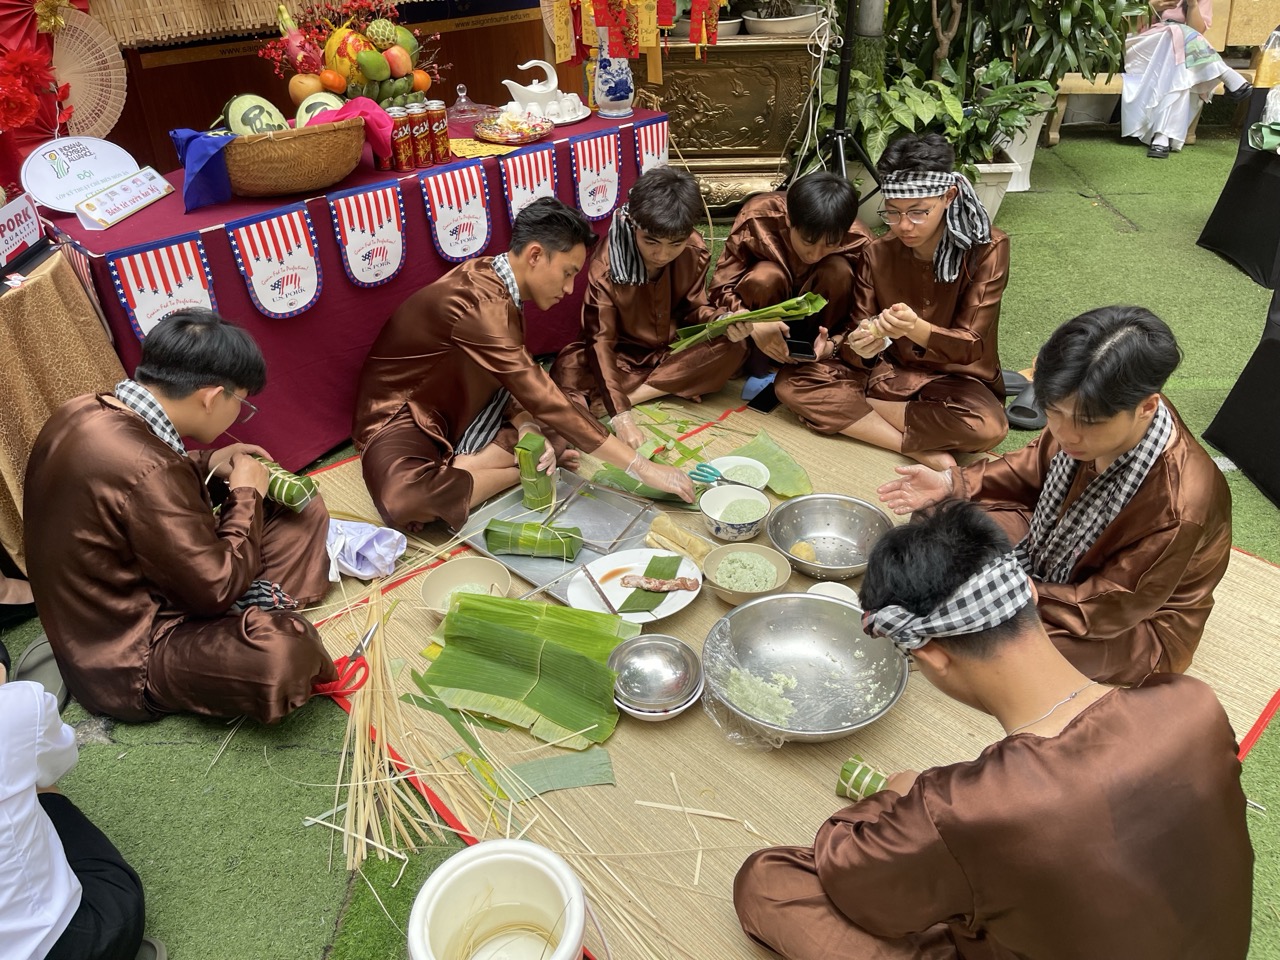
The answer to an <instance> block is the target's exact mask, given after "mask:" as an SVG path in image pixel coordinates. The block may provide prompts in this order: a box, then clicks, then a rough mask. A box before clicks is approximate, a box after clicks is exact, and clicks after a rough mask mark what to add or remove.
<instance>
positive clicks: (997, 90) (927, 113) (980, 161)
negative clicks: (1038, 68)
mask: <svg viewBox="0 0 1280 960" xmlns="http://www.w3.org/2000/svg"><path fill="white" fill-rule="evenodd" d="M939 72H940V74H941V78H940V79H929V80H926V79H924V74H923V73H922V72H921V71H920V70H919V69H918V68H917V67H914V66H912V67H908V68H907V69H906V70H905V71H904V72H903V73H902V75H901V76H899V77H898V78H897V79H895V80H891V81H889V82H888V83H887V84H886V85H885V86H884V87H877V86H876V85H875V83H874V81H872V80H871V78H870V77H868V76H867V75H866V74H864V73H861V72H860V71H856V70H855V71H854V72H853V73H852V74H851V75H850V84H849V118H848V122H849V123H850V124H854V125H856V133H857V136H858V137H859V139H860V142H861V143H862V146H863V149H865V150H866V152H867V155H868V156H869V157H870V158H871V160H872V162H875V161H877V160H879V159H880V155H881V154H882V153H884V149H885V147H887V146H888V145H889V142H890V141H891V140H893V139H895V138H896V137H898V136H901V135H902V134H904V133H924V132H927V131H934V132H937V133H940V134H942V135H943V136H944V137H946V138H947V140H948V141H949V142H950V143H951V144H952V145H953V146H954V147H955V151H956V167H957V169H959V170H960V172H962V173H964V174H965V176H967V177H969V178H970V179H971V180H973V182H974V185H975V188H976V189H977V192H978V196H979V197H980V198H981V199H982V202H983V204H984V205H985V206H986V208H987V212H988V214H990V216H991V218H992V219H993V220H994V219H995V216H996V212H997V211H998V210H999V208H1000V203H1001V201H1002V200H1003V198H1004V194H1005V191H1006V189H1007V186H1008V182H1009V179H1010V177H1011V176H1012V174H1013V173H1014V172H1015V170H1016V169H1017V164H1015V163H1013V162H1012V161H1010V160H1009V158H1008V156H1007V155H1006V154H1005V153H1004V148H1005V147H1006V145H1007V144H1008V143H1009V142H1010V140H1012V138H1013V137H1014V136H1015V135H1017V134H1018V133H1020V132H1022V131H1024V130H1025V129H1026V128H1027V126H1028V125H1029V124H1030V123H1031V121H1032V119H1033V118H1034V117H1036V116H1038V115H1043V113H1044V112H1045V111H1046V110H1048V109H1049V107H1047V106H1046V105H1045V103H1044V99H1043V98H1044V95H1045V94H1046V93H1048V92H1052V88H1051V87H1050V86H1049V85H1048V84H1047V83H1045V82H1044V81H1043V80H1024V81H1019V80H1017V79H1016V78H1015V77H1014V74H1013V66H1012V65H1011V64H1010V63H1008V62H1007V61H1002V60H997V61H993V62H991V63H989V64H987V65H986V66H985V67H981V68H979V69H978V70H977V71H975V72H976V74H977V76H976V77H975V78H974V79H975V81H976V83H977V84H978V86H976V88H975V90H974V91H973V93H972V94H971V95H970V96H969V97H968V98H967V99H966V98H964V97H963V96H962V94H961V92H960V84H959V80H958V78H957V77H956V75H955V73H954V71H952V70H951V68H950V66H949V65H948V64H946V63H945V61H944V66H943V67H942V68H941V70H940V71H939ZM831 73H832V74H834V71H831ZM829 80H830V84H826V83H824V87H827V86H829V87H830V89H831V91H832V94H831V97H830V98H829V99H830V102H827V101H828V98H827V97H826V96H825V95H824V97H823V103H822V104H820V105H819V110H820V113H819V117H818V125H819V128H820V129H822V128H825V129H827V130H829V129H830V128H831V125H832V123H833V122H834V110H833V107H832V103H834V100H835V96H834V89H835V86H834V84H835V77H834V76H831V77H830V78H829ZM801 163H802V166H801V169H802V171H804V172H808V171H809V170H810V169H812V168H814V167H816V166H817V165H818V163H819V158H818V156H817V155H816V153H813V154H810V155H809V156H808V157H805V158H801ZM868 179H869V178H868Z"/></svg>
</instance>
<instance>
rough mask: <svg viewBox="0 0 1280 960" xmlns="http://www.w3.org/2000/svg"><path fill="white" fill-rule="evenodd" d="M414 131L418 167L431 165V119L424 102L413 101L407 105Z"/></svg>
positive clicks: (414, 149)
mask: <svg viewBox="0 0 1280 960" xmlns="http://www.w3.org/2000/svg"><path fill="white" fill-rule="evenodd" d="M405 111H406V112H407V113H408V114H409V122H410V130H412V131H413V162H414V165H415V166H418V167H429V166H431V164H432V163H434V162H435V161H434V160H432V158H431V121H430V120H428V119H427V107H426V104H423V103H411V104H409V105H408V106H407V107H405Z"/></svg>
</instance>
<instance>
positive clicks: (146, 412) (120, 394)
mask: <svg viewBox="0 0 1280 960" xmlns="http://www.w3.org/2000/svg"><path fill="white" fill-rule="evenodd" d="M115 398H116V399H117V400H119V401H120V402H121V403H123V404H124V405H125V406H126V407H128V408H129V409H130V410H132V411H133V412H134V413H136V414H137V415H138V416H140V417H141V418H142V419H143V420H144V421H145V422H146V424H147V427H148V428H150V430H151V432H152V433H154V434H155V435H156V436H157V437H159V438H160V439H161V440H163V441H164V442H165V443H167V444H168V445H169V446H170V447H172V448H173V452H174V453H176V454H177V455H178V456H180V457H185V456H186V455H187V445H186V444H185V443H183V442H182V437H181V436H179V435H178V430H177V428H176V427H174V425H173V421H172V420H170V419H169V415H168V414H167V413H165V412H164V407H162V406H160V404H159V402H157V400H156V398H155V395H154V394H153V393H152V392H151V391H150V390H148V389H147V388H146V387H144V386H143V385H142V384H140V383H139V382H138V381H137V380H121V381H120V382H119V383H117V384H116V389H115Z"/></svg>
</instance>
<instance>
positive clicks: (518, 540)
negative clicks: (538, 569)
mask: <svg viewBox="0 0 1280 960" xmlns="http://www.w3.org/2000/svg"><path fill="white" fill-rule="evenodd" d="M484 545H485V549H486V550H488V551H489V552H490V553H492V554H495V555H501V554H515V555H517V556H522V557H554V558H556V559H557V560H573V559H575V558H576V557H577V556H578V551H580V550H581V549H582V530H581V529H580V528H578V527H556V526H544V525H543V524H541V523H518V522H516V521H513V520H490V521H489V523H488V524H487V525H486V526H485V528H484Z"/></svg>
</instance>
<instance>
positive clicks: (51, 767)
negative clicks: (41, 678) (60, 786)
mask: <svg viewBox="0 0 1280 960" xmlns="http://www.w3.org/2000/svg"><path fill="white" fill-rule="evenodd" d="M35 747H36V786H37V787H51V786H53V785H54V784H55V783H57V782H58V780H59V779H60V778H61V777H62V776H63V775H64V774H65V773H66V772H67V771H68V770H70V769H71V768H72V767H74V766H75V765H76V760H77V758H78V757H79V750H78V748H77V747H76V732H75V730H73V729H72V728H71V727H70V726H68V725H67V724H65V723H63V722H62V717H61V715H60V714H59V713H58V701H57V699H56V698H55V697H54V695H53V694H52V693H49V692H48V691H47V690H45V689H43V688H40V695H39V707H38V709H37V719H36V743H35Z"/></svg>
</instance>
